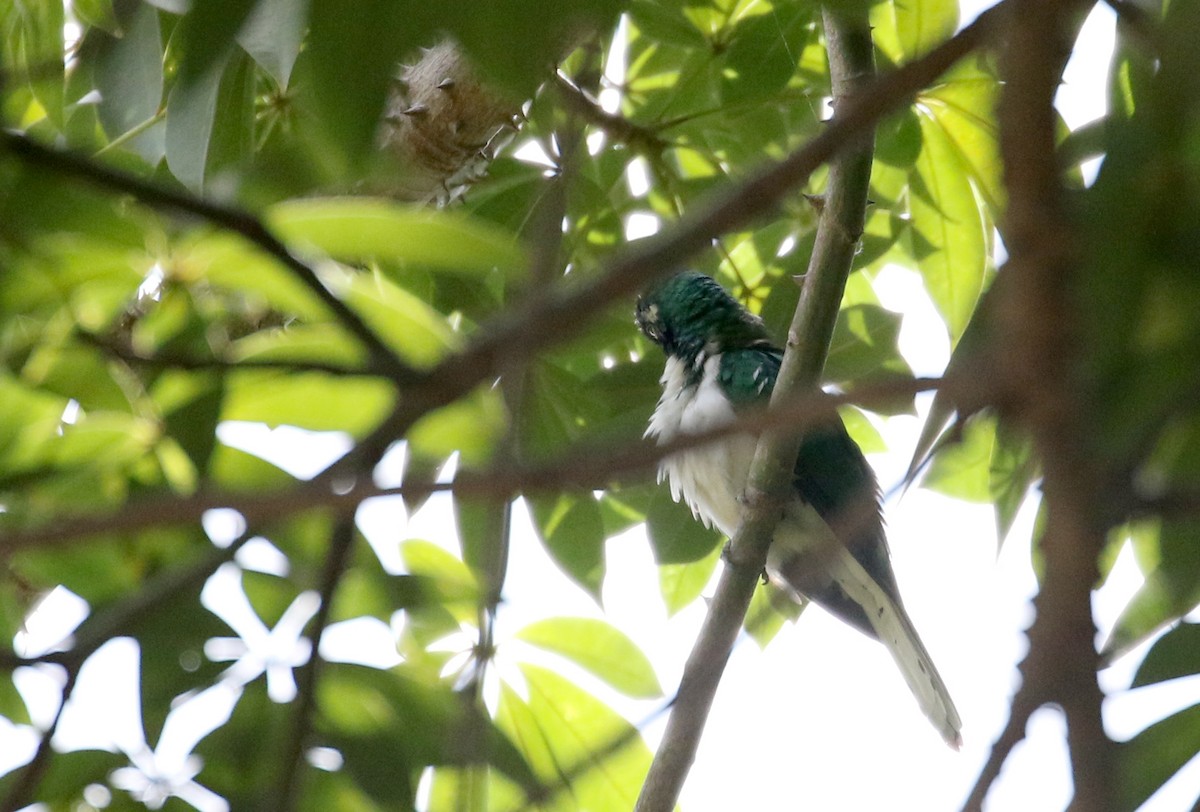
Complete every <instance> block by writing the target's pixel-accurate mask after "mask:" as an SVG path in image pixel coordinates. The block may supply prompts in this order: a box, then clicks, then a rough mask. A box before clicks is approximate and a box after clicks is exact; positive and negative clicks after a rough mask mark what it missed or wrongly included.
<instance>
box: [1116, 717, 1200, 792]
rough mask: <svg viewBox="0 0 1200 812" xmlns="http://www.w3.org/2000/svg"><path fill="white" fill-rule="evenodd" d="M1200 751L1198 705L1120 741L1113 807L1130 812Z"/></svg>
mask: <svg viewBox="0 0 1200 812" xmlns="http://www.w3.org/2000/svg"><path fill="white" fill-rule="evenodd" d="M1197 753H1200V705H1193V706H1192V707H1190V708H1187V709H1186V710H1182V711H1180V712H1179V713H1176V714H1175V715H1173V716H1168V717H1167V718H1166V719H1164V720H1162V721H1161V722H1157V723H1155V724H1153V725H1151V726H1150V727H1148V728H1146V729H1145V730H1143V731H1142V732H1141V733H1139V734H1137V735H1136V736H1134V737H1133V738H1132V739H1130V740H1129V741H1127V742H1123V743H1122V744H1121V745H1120V749H1119V750H1118V757H1117V763H1118V765H1119V766H1118V770H1117V790H1118V795H1117V798H1116V799H1115V803H1114V805H1113V809H1115V810H1118V812H1133V810H1135V809H1137V808H1138V807H1140V806H1141V805H1142V804H1143V803H1145V801H1146V800H1148V799H1149V798H1150V796H1151V795H1153V794H1154V792H1155V791H1156V790H1157V789H1158V788H1159V787H1161V786H1162V785H1163V784H1165V783H1166V782H1167V781H1168V780H1169V779H1170V778H1171V776H1173V775H1175V773H1177V772H1179V770H1180V769H1181V768H1182V767H1183V765H1184V764H1187V763H1188V762H1189V761H1191V759H1192V757H1193V756H1195V755H1196V754H1197Z"/></svg>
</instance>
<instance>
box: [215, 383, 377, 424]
mask: <svg viewBox="0 0 1200 812" xmlns="http://www.w3.org/2000/svg"><path fill="white" fill-rule="evenodd" d="M227 386H228V388H227V390H226V395H225V402H224V408H223V410H222V413H221V419H222V420H252V421H259V422H262V423H266V424H267V425H269V426H280V425H289V426H298V427H300V428H304V429H312V430H313V431H345V432H348V433H349V434H352V435H354V436H355V437H361V436H363V435H365V434H366V433H367V432H369V431H370V430H371V429H373V428H375V427H376V426H377V425H379V423H380V421H382V420H383V418H384V417H385V416H386V415H387V413H388V412H389V411H390V410H391V408H392V405H393V404H394V402H395V397H396V395H395V391H394V390H393V388H392V386H391V384H389V383H387V382H386V381H381V380H375V379H370V378H349V377H346V376H342V375H327V374H325V373H321V372H295V373H287V372H276V371H274V370H259V369H254V370H251V369H247V370H239V371H236V372H233V373H231V374H230V375H229V377H228V379H227Z"/></svg>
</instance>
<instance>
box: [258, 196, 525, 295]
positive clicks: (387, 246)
mask: <svg viewBox="0 0 1200 812" xmlns="http://www.w3.org/2000/svg"><path fill="white" fill-rule="evenodd" d="M266 220H267V223H268V224H269V225H270V227H271V229H272V230H273V231H275V233H276V234H278V235H279V237H280V238H281V239H283V240H285V241H286V242H289V243H291V244H294V245H295V246H297V247H298V248H300V249H301V250H303V251H307V252H312V251H317V252H320V253H323V254H327V255H329V256H331V257H333V258H335V259H339V260H342V261H343V262H351V263H365V262H370V261H372V260H374V261H379V262H395V263H400V264H414V265H426V266H431V267H433V268H437V269H439V270H444V271H450V272H455V273H461V274H469V275H472V276H475V275H477V274H479V273H482V272H486V271H490V270H492V269H493V268H504V269H507V270H523V269H524V268H526V267H527V265H528V258H527V257H526V256H525V252H524V251H523V250H522V249H521V247H520V246H519V245H518V244H517V243H516V242H514V241H513V238H512V235H511V234H509V233H508V232H505V231H502V230H500V229H498V228H496V227H495V226H492V225H489V224H488V223H487V222H485V221H481V220H475V219H472V218H469V217H465V216H463V215H461V214H458V213H455V212H448V211H438V210H431V209H428V208H425V207H421V206H407V205H403V204H400V203H395V202H393V201H389V200H384V199H378V198H364V197H331V198H309V199H304V200H291V201H286V202H284V203H278V204H276V205H274V206H272V207H271V208H270V209H269V210H268V212H267V215H266Z"/></svg>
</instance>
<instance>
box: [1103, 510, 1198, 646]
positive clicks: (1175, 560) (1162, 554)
mask: <svg viewBox="0 0 1200 812" xmlns="http://www.w3.org/2000/svg"><path fill="white" fill-rule="evenodd" d="M1198 531H1200V526H1198V525H1197V523H1196V522H1195V521H1192V520H1187V519H1178V520H1172V521H1166V522H1163V524H1162V525H1161V527H1160V529H1159V531H1158V533H1157V534H1155V533H1153V532H1152V528H1149V527H1147V528H1146V529H1145V531H1144V532H1142V533H1140V534H1139V535H1138V540H1139V542H1138V544H1135V548H1134V549H1135V552H1139V553H1140V555H1139V559H1140V561H1139V563H1142V566H1143V569H1148V570H1149V571H1148V572H1147V575H1146V582H1145V583H1144V584H1142V587H1141V588H1140V589H1139V590H1138V591H1137V592H1136V593H1135V594H1134V596H1133V597H1132V598H1131V599H1130V601H1129V603H1128V604H1127V605H1126V606H1125V609H1124V610H1122V612H1121V615H1120V617H1119V618H1117V622H1116V624H1115V625H1114V627H1113V631H1112V634H1111V635H1110V636H1109V639H1108V640H1107V641H1105V643H1104V648H1103V650H1102V652H1101V656H1102V657H1103V658H1104V659H1105V660H1106V661H1110V662H1111V661H1112V660H1113V659H1115V658H1117V657H1119V656H1121V655H1122V654H1124V653H1126V652H1127V651H1129V650H1130V649H1132V648H1134V647H1135V646H1137V645H1138V644H1139V643H1141V642H1142V641H1144V640H1146V639H1147V638H1148V637H1150V636H1151V635H1153V634H1154V633H1155V632H1156V631H1158V629H1160V628H1162V627H1163V626H1164V625H1165V624H1168V623H1171V622H1173V621H1175V620H1178V619H1179V618H1181V617H1183V616H1184V615H1186V614H1187V613H1188V612H1190V611H1191V610H1192V609H1193V608H1195V606H1196V605H1197V604H1200V579H1198V577H1197V573H1200V544H1197V532H1198ZM1147 565H1149V566H1147Z"/></svg>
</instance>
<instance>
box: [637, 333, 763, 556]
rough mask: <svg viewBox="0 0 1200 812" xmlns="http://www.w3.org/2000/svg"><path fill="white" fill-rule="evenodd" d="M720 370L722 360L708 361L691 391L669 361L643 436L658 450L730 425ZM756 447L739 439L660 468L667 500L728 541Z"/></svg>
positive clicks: (678, 365) (679, 364)
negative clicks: (685, 506)
mask: <svg viewBox="0 0 1200 812" xmlns="http://www.w3.org/2000/svg"><path fill="white" fill-rule="evenodd" d="M720 366H721V356H720V355H719V354H718V355H713V356H711V357H710V358H708V359H707V360H705V362H704V371H703V375H702V376H701V379H700V382H699V383H697V384H693V385H690V386H689V385H688V383H687V378H688V372H689V370H688V369H687V367H686V365H685V364H684V363H683V361H681V360H679V359H678V358H675V357H669V358H667V366H666V369H665V370H664V371H663V375H662V385H663V394H662V397H661V398H659V401H658V407H657V408H656V409H655V410H654V415H653V416H652V417H651V418H650V426H649V428H647V429H646V436H647V437H656V438H657V439H658V442H659V443H660V444H661V443H665V442H667V441H669V440H672V439H674V438H675V437H677V436H679V435H681V434H696V433H698V432H703V431H708V430H709V429H714V428H717V427H719V426H723V425H725V424H727V423H730V422H732V421H733V419H734V412H733V407H732V405H731V404H730V403H729V400H728V398H726V397H725V393H724V392H722V391H721V387H720V384H719V383H717V374H718V372H719V371H720ZM755 445H756V440H755V438H754V437H752V436H750V435H738V436H737V437H731V438H729V439H727V440H724V441H722V442H719V443H708V444H706V445H704V446H702V447H700V448H695V449H691V450H689V451H684V452H681V453H679V454H675V455H673V456H671V457H668V458H667V459H665V460H663V462H662V464H661V465H660V466H659V470H658V477H659V481H662V480H663V479H666V480H667V481H668V482H669V483H670V486H671V496H672V497H673V498H674V499H675V500H676V501H678V500H679V499H680V498H681V497H682V499H683V500H684V501H685V502H686V503H687V504H688V506H689V507H691V509H692V513H694V514H695V515H696V516H697V517H698V518H699V519H701V520H702V521H703V522H704V523H705V524H706V525H708V526H709V527H712V526H714V525H715V526H716V527H717V529H718V530H720V531H721V532H722V533H724V534H725V535H727V536H732V535H733V534H734V533H735V532H737V528H738V524H740V522H741V518H742V506H741V501H740V500H741V497H742V494H743V493H744V492H745V490H746V481H747V479H748V478H749V476H750V464H751V462H752V461H753V460H754V449H755Z"/></svg>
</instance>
